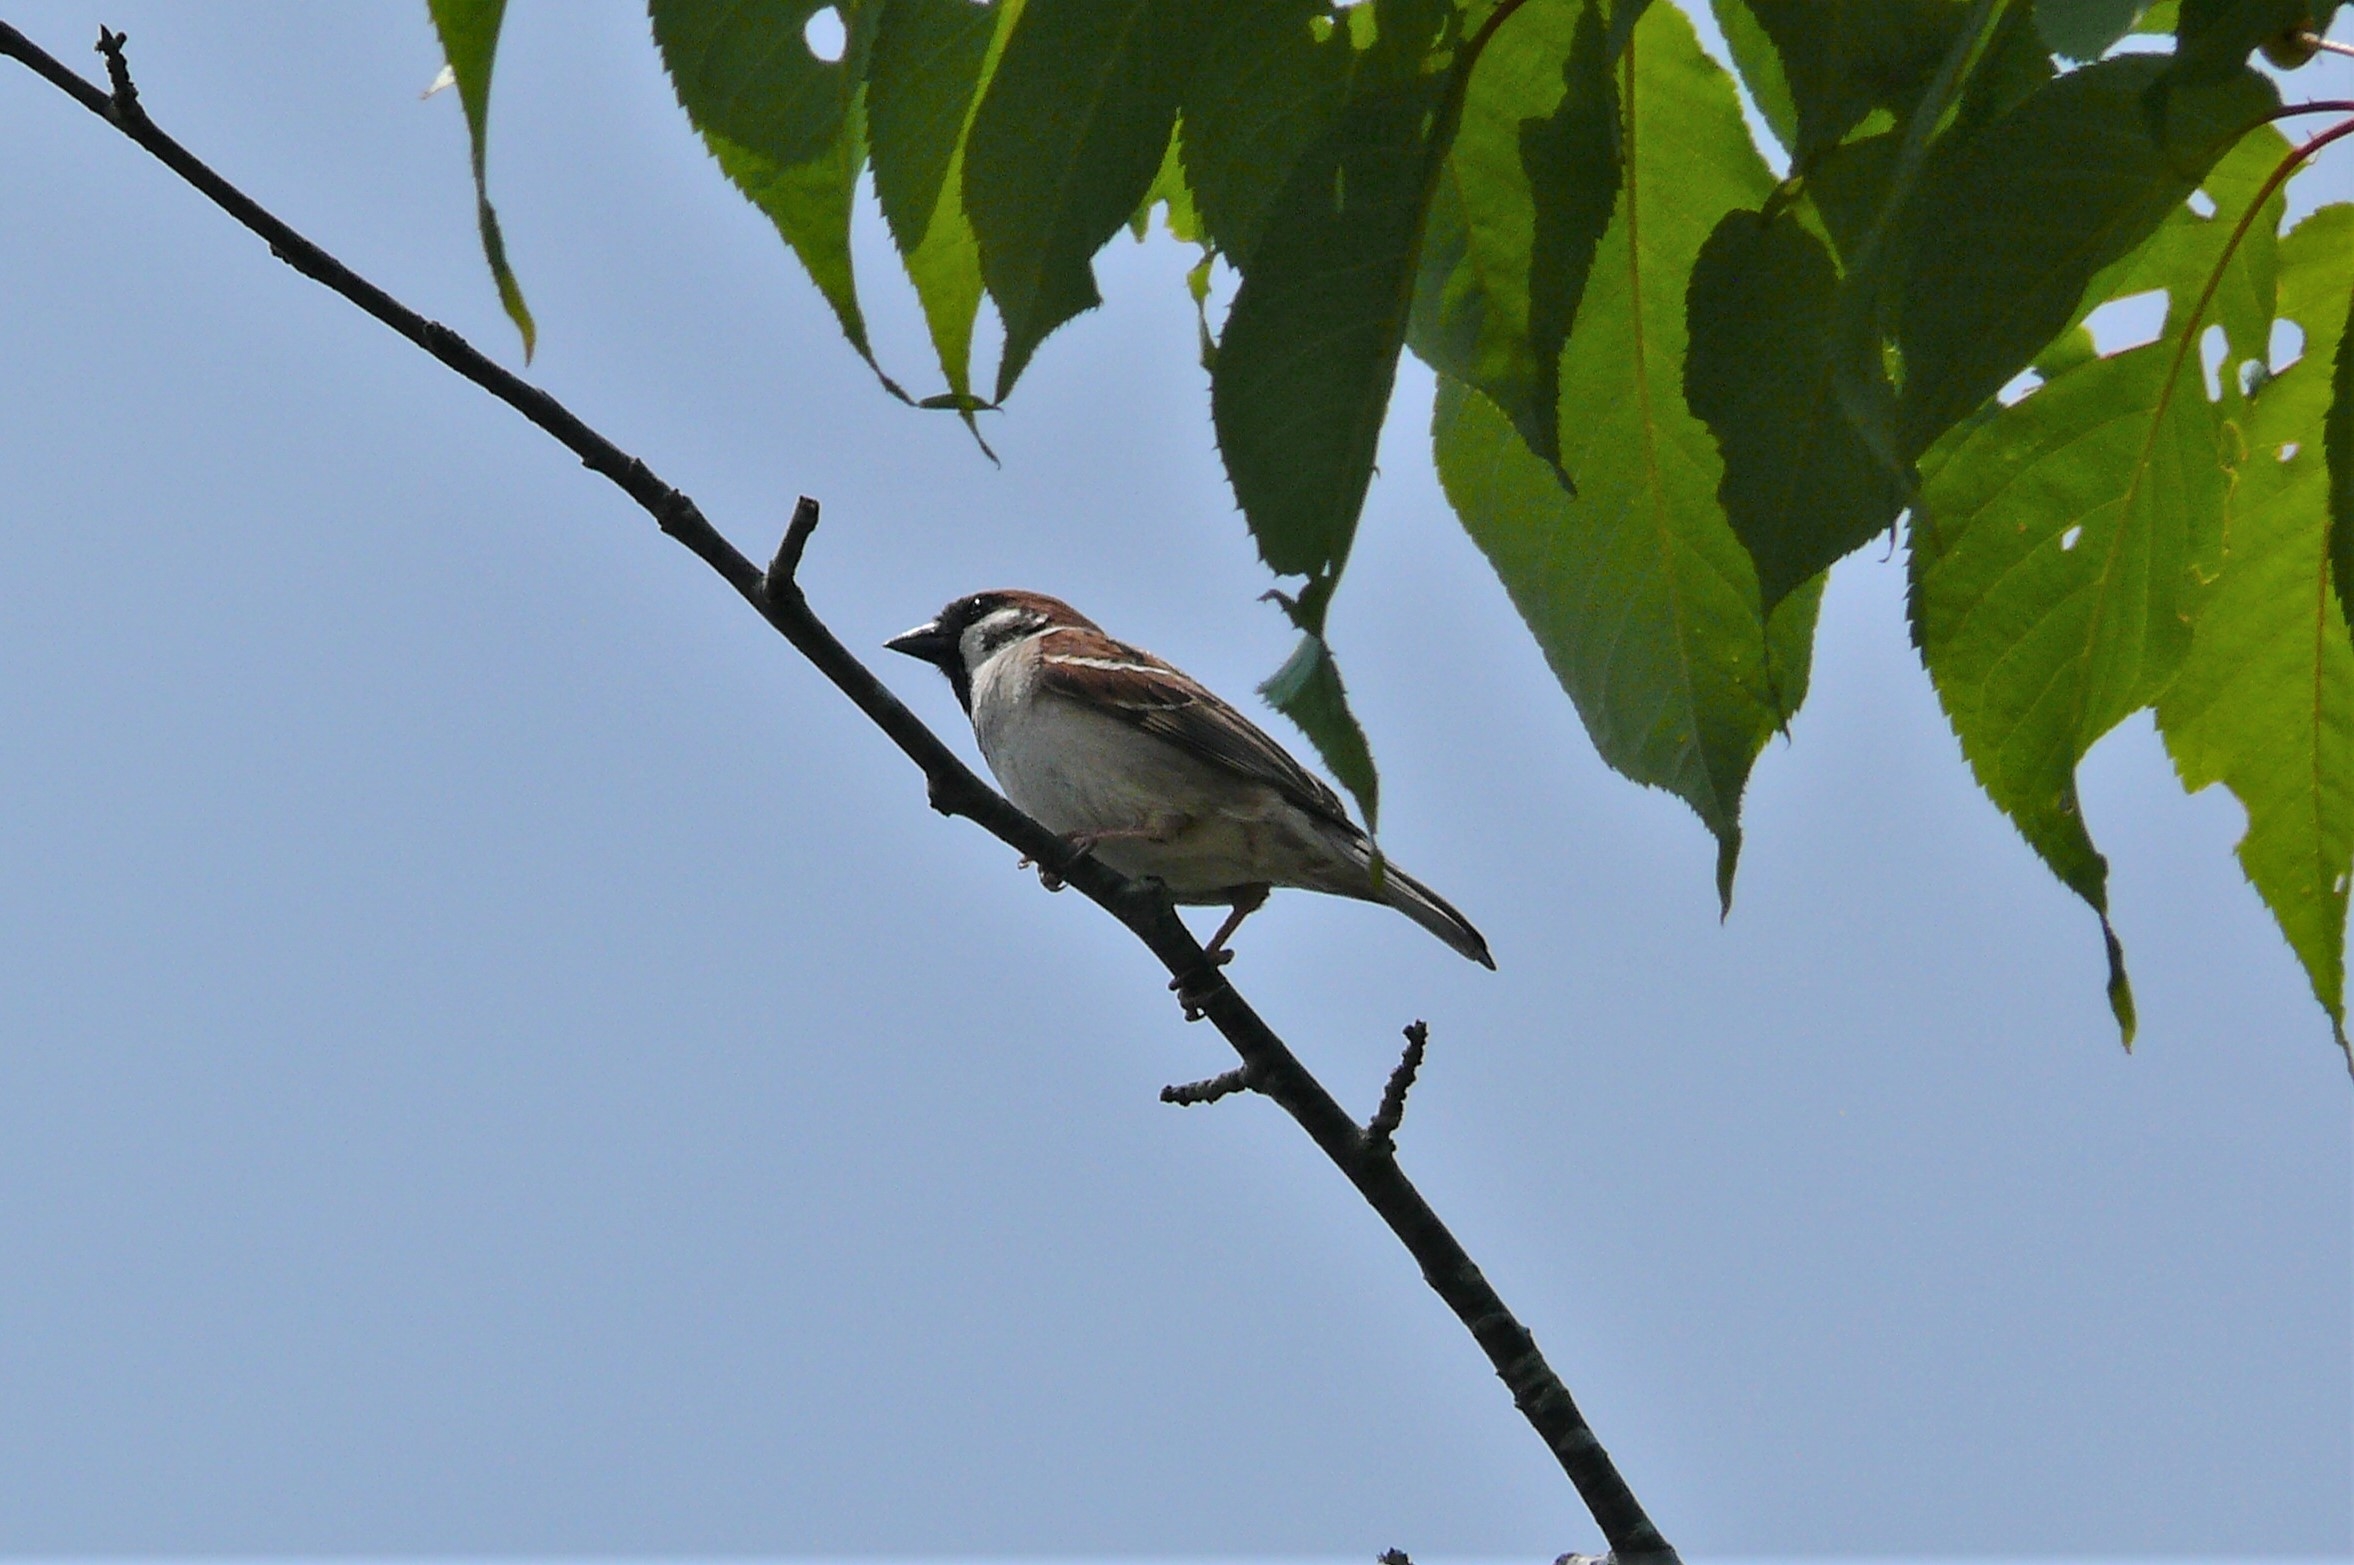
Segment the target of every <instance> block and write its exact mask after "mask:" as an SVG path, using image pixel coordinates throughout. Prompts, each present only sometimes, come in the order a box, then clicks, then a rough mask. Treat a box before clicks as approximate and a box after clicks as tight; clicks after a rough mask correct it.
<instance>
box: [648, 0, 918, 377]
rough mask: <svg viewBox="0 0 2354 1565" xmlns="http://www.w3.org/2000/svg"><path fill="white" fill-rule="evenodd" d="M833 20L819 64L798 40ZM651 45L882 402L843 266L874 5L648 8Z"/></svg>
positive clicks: (698, 2)
mask: <svg viewBox="0 0 2354 1565" xmlns="http://www.w3.org/2000/svg"><path fill="white" fill-rule="evenodd" d="M827 9H833V10H837V11H839V12H840V13H841V15H842V19H843V24H844V27H845V28H846V30H847V40H846V43H845V46H844V49H843V53H842V57H841V58H840V59H838V60H821V59H819V58H818V57H817V55H816V54H815V53H814V52H812V51H811V49H810V47H809V41H808V38H807V36H806V29H807V27H808V25H809V19H810V18H811V17H812V16H814V15H816V14H817V13H818V12H819V11H822V10H827ZM650 10H651V12H652V15H653V19H654V41H655V42H656V43H657V44H658V45H660V47H661V50H662V63H663V66H664V68H666V69H667V70H668V71H669V72H670V81H671V86H672V87H673V88H674V89H675V90H676V91H677V93H678V101H679V103H680V105H681V106H682V107H683V108H685V110H686V111H687V118H688V119H689V120H690V121H692V122H693V124H694V127H695V129H696V130H697V131H699V132H701V133H702V137H703V144H704V145H705V146H706V147H708V148H709V149H710V150H711V155H712V156H713V157H714V158H716V159H717V160H718V162H719V166H720V168H721V170H722V171H723V172H725V173H726V175H727V177H728V178H729V179H731V180H733V181H734V182H735V184H736V187H737V188H738V189H740V190H741V191H743V192H744V194H745V196H746V197H748V198H749V199H750V200H751V202H752V204H753V205H754V206H756V207H758V208H760V210H761V211H762V212H763V213H765V214H767V217H768V220H769V221H770V222H771V223H774V224H775V225H776V230H777V233H778V234H779V235H781V236H782V237H783V239H784V241H785V243H786V244H788V245H790V246H792V249H793V253H794V254H795V255H797V256H799V257H800V259H801V264H802V266H803V267H804V268H806V269H807V271H808V273H809V276H810V280H811V281H813V282H815V283H816V284H817V287H818V291H819V292H820V293H822V294H824V295H825V299H826V302H827V303H828V304H830V305H832V306H833V310H834V316H835V319H837V320H838V321H839V322H840V323H841V326H842V334H843V336H845V337H847V338H848V339H849V340H850V345H851V346H852V347H853V348H855V349H857V350H858V355H859V357H861V358H863V359H865V360H866V362H867V364H868V366H869V367H870V368H873V369H874V370H875V373H876V375H877V376H878V377H879V378H880V379H881V380H882V382H883V385H884V387H885V388H886V389H888V390H889V391H890V392H891V393H892V394H893V395H894V396H898V397H900V398H901V399H902V400H905V393H903V392H901V391H900V389H899V388H898V386H896V385H895V384H893V383H892V381H891V379H890V377H889V376H886V375H883V373H882V370H881V367H880V366H878V365H876V363H875V356H874V350H873V349H872V348H871V347H869V346H868V343H867V336H866V319H865V317H864V316H863V315H862V314H861V313H860V311H859V307H858V285H857V280H856V277H855V275H854V274H853V272H852V270H851V264H850V208H851V202H852V199H853V197H854V196H855V195H856V193H857V189H858V175H859V171H860V170H861V169H862V168H863V167H864V166H865V164H866V107H865V105H866V97H865V93H864V91H863V89H862V86H861V79H862V77H863V75H864V72H865V69H866V53H867V46H868V43H869V42H870V41H871V38H872V34H873V24H874V14H873V12H874V7H872V6H862V5H860V4H858V3H856V0H773V3H770V4H765V5H759V6H746V5H741V4H737V3H733V0H653V4H652V6H651V7H650Z"/></svg>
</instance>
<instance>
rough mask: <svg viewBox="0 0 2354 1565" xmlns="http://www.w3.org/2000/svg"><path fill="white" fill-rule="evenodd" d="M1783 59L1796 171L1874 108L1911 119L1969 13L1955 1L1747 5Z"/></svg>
mask: <svg viewBox="0 0 2354 1565" xmlns="http://www.w3.org/2000/svg"><path fill="white" fill-rule="evenodd" d="M1749 9H1750V10H1751V11H1752V12H1753V13H1755V15H1756V18H1757V21H1758V24H1759V25H1760V26H1761V27H1762V28H1763V29H1764V30H1765V34H1766V36H1767V37H1768V38H1770V39H1771V40H1772V41H1773V45H1774V50H1775V52H1776V53H1777V54H1778V55H1780V56H1781V60H1782V72H1783V76H1784V78H1785V79H1786V80H1787V81H1788V83H1789V88H1790V96H1791V98H1792V100H1793V102H1794V104H1795V106H1796V109H1797V120H1798V124H1797V131H1798V138H1797V142H1796V144H1795V145H1794V146H1793V147H1792V149H1791V150H1792V155H1793V156H1794V157H1795V159H1796V160H1797V162H1798V163H1799V165H1800V166H1801V167H1805V166H1808V165H1811V164H1812V163H1813V161H1814V159H1815V158H1816V156H1817V155H1819V154H1820V153H1822V152H1823V151H1824V150H1826V149H1828V148H1830V147H1834V146H1837V145H1838V144H1839V143H1840V142H1841V141H1844V140H1845V139H1846V138H1847V134H1848V132H1850V131H1852V130H1854V129H1855V128H1856V127H1857V126H1858V125H1860V124H1862V123H1863V121H1864V119H1865V117H1866V116H1867V115H1869V114H1870V113H1871V112H1872V111H1873V110H1874V109H1886V110H1888V111H1889V112H1890V113H1891V114H1893V115H1895V116H1896V117H1897V118H1898V119H1900V120H1901V119H1903V118H1904V117H1905V116H1906V115H1908V114H1910V113H1911V112H1912V109H1913V105H1914V104H1915V103H1916V102H1918V101H1919V99H1920V96H1921V93H1922V91H1923V89H1925V88H1926V87H1927V86H1928V85H1929V82H1930V80H1931V78H1932V77H1934V76H1935V75H1936V74H1937V67H1938V65H1939V64H1940V63H1941V62H1942V61H1943V60H1944V59H1945V54H1946V50H1947V49H1948V48H1950V47H1951V46H1952V44H1953V40H1954V36H1955V34H1956V33H1957V32H1958V31H1959V30H1960V28H1961V25H1962V23H1963V20H1964V19H1965V17H1966V16H1967V15H1968V7H1967V6H1966V5H1964V4H1959V3H1956V0H1749Z"/></svg>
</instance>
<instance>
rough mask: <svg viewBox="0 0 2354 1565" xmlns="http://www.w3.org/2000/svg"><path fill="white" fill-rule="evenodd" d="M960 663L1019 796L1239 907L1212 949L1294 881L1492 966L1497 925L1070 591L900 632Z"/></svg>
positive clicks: (976, 719)
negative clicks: (1382, 913) (1475, 915)
mask: <svg viewBox="0 0 2354 1565" xmlns="http://www.w3.org/2000/svg"><path fill="white" fill-rule="evenodd" d="M883 645H884V646H886V647H888V648H890V649H891V650H892V651H894V652H903V653H905V654H907V655H908V656H909V657H912V658H917V659H920V660H922V661H923V662H926V663H930V664H932V665H933V666H934V667H936V668H938V669H939V670H940V672H942V673H943V674H946V675H947V676H948V683H949V685H950V687H951V688H952V689H954V690H955V692H956V699H957V701H958V702H959V703H961V704H962V705H963V707H964V709H965V714H966V716H968V717H970V718H971V719H972V722H973V736H974V738H976V739H978V740H979V741H980V745H981V754H982V755H983V756H984V757H986V758H987V760H988V762H989V769H990V770H991V771H992V772H994V773H996V774H997V781H998V783H999V784H1000V785H1001V786H1002V787H1003V788H1004V789H1005V796H1006V797H1007V798H1008V799H1011V800H1012V801H1013V802H1014V804H1015V805H1016V806H1017V807H1018V808H1019V809H1021V810H1022V811H1023V812H1024V813H1025V814H1027V815H1029V816H1031V817H1032V818H1033V819H1035V820H1036V821H1037V822H1038V823H1039V824H1040V825H1042V826H1044V827H1046V828H1047V829H1048V830H1049V831H1052V832H1056V833H1058V834H1059V835H1061V836H1062V838H1063V839H1064V840H1065V841H1066V842H1068V843H1070V844H1071V846H1072V847H1074V848H1076V849H1079V850H1080V851H1082V852H1086V853H1092V854H1094V855H1095V856H1096V857H1097V858H1098V859H1100V860H1101V861H1102V862H1103V863H1105V864H1108V865H1110V866H1111V867H1112V868H1113V869H1116V870H1118V871H1119V872H1120V873H1121V874H1123V875H1127V876H1129V877H1131V878H1133V879H1144V878H1148V877H1149V878H1151V879H1154V880H1158V881H1159V882H1160V883H1161V884H1162V885H1163V886H1165V887H1166V888H1167V889H1168V892H1169V895H1170V897H1171V898H1172V899H1173V900H1175V901H1177V902H1181V903H1186V904H1190V905H1196V906H1221V905H1222V906H1225V907H1227V908H1229V909H1231V911H1230V912H1229V913H1228V915H1227V918H1226V921H1225V922H1224V923H1223V924H1221V925H1220V926H1219V927H1218V932H1217V933H1216V934H1215V935H1213V936H1211V937H1210V943H1209V945H1208V946H1207V947H1206V948H1205V949H1206V951H1207V953H1208V955H1209V957H1210V960H1211V961H1213V962H1224V961H1226V960H1227V959H1229V958H1230V957H1231V955H1232V953H1231V952H1230V951H1229V950H1228V949H1227V946H1226V942H1227V941H1228V940H1229V939H1231V938H1233V935H1234V931H1235V929H1236V928H1237V927H1238V926H1239V925H1240V924H1241V923H1242V921H1243V920H1244V919H1245V918H1247V917H1249V916H1250V915H1251V914H1252V913H1253V912H1255V911H1257V910H1258V908H1259V906H1260V905H1261V904H1262V903H1264V902H1265V901H1266V900H1267V894H1268V892H1269V891H1270V890H1272V889H1273V888H1275V887H1277V886H1298V887H1301V888H1304V889H1306V890H1309V891H1322V892H1328V893H1330V894H1331V895H1334V896H1342V897H1355V898H1357V899H1358V900H1360V901H1364V902H1386V903H1388V904H1389V905H1390V906H1391V907H1394V908H1396V909H1397V910H1398V911H1399V912H1401V913H1403V914H1405V915H1406V916H1407V917H1408V918H1410V919H1412V920H1414V922H1416V923H1417V924H1420V925H1421V926H1422V927H1423V928H1425V929H1427V930H1429V931H1430V932H1431V933H1432V934H1434V935H1436V936H1438V937H1439V938H1440V939H1441V940H1444V941H1445V942H1446V943H1447V944H1448V945H1450V946H1453V947H1454V948H1455V949H1456V950H1457V951H1460V952H1462V953H1463V954H1464V955H1465V956H1467V957H1469V958H1471V960H1473V961H1474V962H1477V963H1479V964H1480V965H1481V966H1483V967H1490V968H1492V967H1494V966H1495V965H1496V963H1495V959H1494V958H1493V957H1491V956H1489V955H1488V945H1487V942H1486V941H1485V940H1483V939H1481V938H1480V933H1479V931H1478V930H1476V929H1474V928H1472V927H1471V922H1470V920H1468V919H1466V918H1465V917H1464V916H1463V915H1462V914H1460V913H1458V912H1456V911H1455V910H1454V909H1453V908H1452V907H1450V906H1448V905H1447V902H1446V899H1445V898H1443V897H1441V896H1439V894H1438V893H1437V892H1435V891H1432V890H1431V889H1430V888H1429V887H1428V886H1425V885H1423V884H1422V882H1420V881H1418V880H1416V879H1415V878H1414V877H1413V876H1411V875H1408V874H1407V873H1406V872H1405V871H1404V870H1401V869H1399V868H1398V867H1397V866H1396V865H1395V864H1392V863H1389V862H1387V860H1386V859H1384V860H1383V861H1382V863H1381V868H1380V870H1379V872H1378V873H1376V871H1375V868H1374V863H1375V859H1374V851H1373V844H1372V842H1371V841H1370V840H1369V839H1368V838H1367V837H1366V835H1365V833H1364V832H1363V831H1361V830H1359V829H1358V827H1357V826H1356V824H1355V823H1354V822H1352V821H1351V820H1350V819H1349V817H1348V814H1347V812H1346V810H1344V809H1343V807H1342V805H1341V802H1340V798H1339V796H1338V795H1336V794H1335V793H1334V792H1333V791H1332V790H1331V789H1330V788H1329V787H1327V786H1325V784H1324V782H1323V781H1322V780H1321V779H1319V778H1318V777H1316V776H1315V775H1314V774H1313V773H1311V772H1310V771H1308V769H1307V768H1306V767H1304V766H1302V765H1300V763H1299V762H1298V761H1296V760H1294V759H1293V758H1292V757H1291V755H1290V753H1289V752H1287V751H1286V750H1285V749H1284V748H1283V746H1281V745H1279V744H1277V743H1276V742H1275V741H1274V740H1272V739H1270V738H1268V737H1267V735H1266V734H1264V733H1262V732H1261V731H1260V730H1259V728H1258V727H1257V726H1256V725H1255V724H1253V723H1252V722H1251V721H1250V719H1248V718H1246V717H1244V716H1243V715H1242V714H1241V713H1240V712H1237V711H1236V710H1235V709H1234V708H1233V707H1231V706H1229V705H1227V704H1226V703H1225V702H1224V701H1221V700H1219V699H1218V697H1217V696H1215V695H1213V694H1211V693H1210V691H1209V690H1208V689H1206V688H1204V687H1203V686H1202V685H1200V684H1198V683H1196V682H1195V681H1194V680H1192V679H1190V678H1188V677H1187V676H1186V675H1185V674H1183V673H1181V672H1179V671H1178V670H1177V669H1176V668H1174V667H1173V666H1171V665H1170V664H1168V663H1166V662H1163V661H1162V660H1161V659H1159V658H1157V657H1155V656H1153V655H1152V654H1151V653H1149V652H1146V651H1144V650H1142V649H1140V648H1137V647H1132V646H1129V645H1128V644H1127V643H1126V642H1124V641H1114V640H1113V639H1112V638H1111V637H1110V636H1107V635H1105V634H1104V632H1103V630H1102V628H1101V627H1099V626H1098V625H1097V624H1096V623H1095V622H1094V621H1093V620H1091V619H1089V618H1087V616H1086V615H1084V614H1081V613H1080V612H1079V611H1078V610H1076V609H1074V608H1072V607H1071V606H1070V605H1069V604H1067V603H1065V602H1063V601H1062V600H1061V599H1059V598H1050V597H1048V596H1046V595H1045V594H1044V593H1040V592H1019V591H1011V590H1008V591H1000V592H977V593H974V594H973V595H972V596H970V597H965V598H958V599H957V600H956V601H955V602H953V603H951V604H949V605H948V607H946V608H944V609H942V610H941V611H940V613H939V615H938V616H937V617H936V618H934V619H932V620H930V621H928V622H927V623H925V624H922V625H918V626H916V627H915V628H914V629H913V630H910V631H907V632H905V633H903V634H901V635H897V636H893V637H892V638H891V639H890V640H889V641H886V642H884V643H883Z"/></svg>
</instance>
